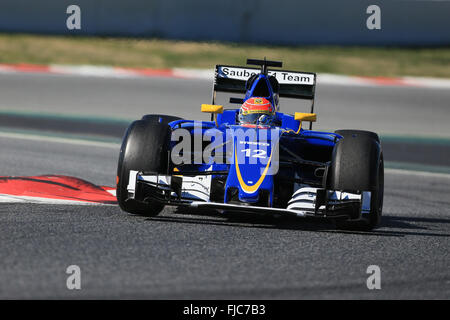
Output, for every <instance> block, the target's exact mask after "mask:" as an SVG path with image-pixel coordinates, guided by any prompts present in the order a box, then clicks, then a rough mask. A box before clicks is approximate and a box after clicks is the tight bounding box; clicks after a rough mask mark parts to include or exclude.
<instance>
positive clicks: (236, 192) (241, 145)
mask: <svg viewBox="0 0 450 320" xmlns="http://www.w3.org/2000/svg"><path fill="white" fill-rule="evenodd" d="M261 81H263V82H265V85H267V88H268V91H269V95H268V96H267V97H265V98H267V99H268V100H269V101H271V103H272V104H273V105H274V106H275V107H276V110H278V97H277V95H276V94H274V92H273V89H272V87H271V85H270V82H269V80H268V76H267V75H264V74H259V75H258V76H257V78H256V80H255V81H253V83H252V85H251V87H250V88H249V89H248V90H247V92H246V93H245V97H244V101H245V100H247V99H249V98H251V97H255V96H256V95H255V88H256V87H257V86H258V85H261V84H260V82H261ZM263 85H264V83H263ZM238 112H239V108H237V109H229V110H224V111H223V113H221V114H217V118H216V119H215V121H203V122H198V121H193V120H177V121H173V122H171V123H169V125H170V126H171V127H172V129H173V130H176V129H177V128H184V129H187V130H189V131H190V133H191V135H192V136H195V135H202V136H210V137H211V138H210V141H213V142H214V141H215V139H216V137H217V136H220V137H221V138H220V139H219V140H220V142H228V143H223V146H222V147H220V148H216V154H217V153H221V154H224V155H225V156H224V158H223V160H224V161H223V163H217V161H216V160H217V159H216V160H214V159H210V160H207V161H202V163H193V164H186V165H181V166H177V170H180V171H186V170H189V171H197V172H202V171H213V172H216V171H217V172H218V174H213V175H212V179H219V180H220V179H222V181H224V186H223V194H222V195H221V196H219V197H218V199H219V201H221V202H224V203H228V202H231V201H238V202H241V203H244V204H245V203H248V204H257V203H259V204H260V205H261V201H264V203H262V205H265V206H269V207H272V206H274V202H275V200H274V199H275V198H276V197H277V195H276V193H277V183H278V182H277V181H280V180H283V179H284V177H290V178H294V177H301V178H302V179H306V180H308V179H309V180H311V181H316V183H317V184H320V183H321V179H320V178H318V177H317V176H316V174H315V172H314V167H312V168H308V167H305V166H301V165H296V164H295V163H297V162H298V161H300V162H301V161H302V160H303V161H310V162H314V163H319V164H320V163H322V164H326V163H327V162H329V161H330V159H331V152H332V150H333V147H334V145H335V144H336V142H337V141H338V140H339V139H340V138H341V136H339V135H338V134H335V133H331V132H320V131H312V130H306V129H303V128H301V124H300V122H299V121H297V120H295V119H294V116H292V115H289V114H284V113H281V112H277V113H276V121H275V124H274V125H272V126H271V127H270V128H260V127H246V126H241V125H239V124H238V123H237V122H236V119H237V114H238ZM269 129H270V130H269ZM264 133H266V134H264ZM242 136H244V137H245V138H244V139H239V137H242ZM261 137H262V138H261ZM216 142H217V141H216ZM175 144H176V142H174V141H173V142H172V147H173V145H175ZM230 144H231V146H230ZM217 145H219V143H217ZM227 148H228V149H227ZM274 149H276V150H274ZM286 159H288V160H286ZM292 161H294V162H292ZM296 161H297V162H296ZM223 172H226V174H224V173H223ZM278 192H282V191H279V190H278ZM262 195H264V197H262ZM263 198H264V199H263ZM216 201H217V199H216Z"/></svg>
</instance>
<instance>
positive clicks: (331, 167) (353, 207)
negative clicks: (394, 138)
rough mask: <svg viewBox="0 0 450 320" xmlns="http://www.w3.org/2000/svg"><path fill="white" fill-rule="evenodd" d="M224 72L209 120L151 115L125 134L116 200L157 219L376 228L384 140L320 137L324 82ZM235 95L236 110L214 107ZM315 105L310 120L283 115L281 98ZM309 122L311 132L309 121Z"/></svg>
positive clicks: (274, 65)
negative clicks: (289, 218) (280, 220)
mask: <svg viewBox="0 0 450 320" xmlns="http://www.w3.org/2000/svg"><path fill="white" fill-rule="evenodd" d="M247 64H250V65H258V66H259V67H258V68H253V67H252V68H251V67H236V66H226V65H217V66H216V68H215V77H214V85H213V96H212V103H211V104H204V105H202V106H201V110H202V112H208V113H211V120H210V121H194V120H184V119H181V118H178V117H174V116H168V115H145V116H143V117H142V119H141V120H137V121H134V122H133V123H132V124H131V125H130V126H129V127H128V129H127V131H126V133H125V136H124V139H123V143H122V147H121V149H120V155H119V163H118V170H117V200H118V203H119V205H120V207H121V208H122V209H123V210H124V211H127V212H130V213H135V214H143V215H149V216H154V215H157V214H158V213H160V212H161V211H162V209H163V208H164V206H167V205H170V206H184V207H191V208H205V209H210V210H219V212H229V211H234V212H241V213H243V214H244V213H247V212H252V213H261V214H272V215H293V216H297V217H321V218H330V219H333V221H335V222H336V225H337V227H338V228H344V229H357V230H371V229H373V228H375V227H376V226H377V225H378V223H379V221H380V218H381V213H382V205H383V181H384V168H383V153H382V149H381V144H380V139H379V137H378V135H377V134H376V133H373V132H369V131H362V130H338V131H336V132H334V133H333V132H320V131H313V130H312V122H314V121H316V114H315V113H313V112H314V94H315V86H316V74H315V73H308V72H294V71H285V70H280V69H278V68H281V67H282V63H281V62H276V61H267V60H265V59H264V60H254V59H249V60H247ZM217 92H227V93H229V94H230V93H231V94H235V95H239V97H229V99H230V101H229V102H230V103H234V104H238V105H239V107H238V108H232V109H224V107H223V106H222V105H218V104H216V93H217ZM286 97H287V98H295V99H307V100H310V101H311V112H310V113H301V112H296V113H295V114H294V115H290V114H284V113H281V112H279V102H280V98H286ZM304 122H309V129H306V128H304V126H303V123H304Z"/></svg>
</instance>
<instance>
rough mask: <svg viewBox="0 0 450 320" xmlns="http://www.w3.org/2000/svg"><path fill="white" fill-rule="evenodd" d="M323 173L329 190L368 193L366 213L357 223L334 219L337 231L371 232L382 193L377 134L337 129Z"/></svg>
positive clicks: (379, 210) (382, 183) (378, 221)
mask: <svg viewBox="0 0 450 320" xmlns="http://www.w3.org/2000/svg"><path fill="white" fill-rule="evenodd" d="M336 133H338V134H340V135H341V136H342V137H343V139H341V140H339V141H338V142H337V143H336V145H335V147H334V149H333V153H332V159H331V164H330V168H329V169H328V173H327V185H328V186H327V187H328V189H330V190H339V191H346V192H361V191H370V192H371V209H370V213H369V214H368V215H366V216H365V217H361V218H360V219H359V220H345V221H343V220H336V226H337V227H338V228H339V229H350V230H372V229H373V228H375V227H376V226H378V224H379V223H380V220H381V215H382V209H383V193H384V162H383V152H382V149H381V145H380V140H379V138H378V135H377V134H376V133H374V132H369V131H360V130H339V131H336Z"/></svg>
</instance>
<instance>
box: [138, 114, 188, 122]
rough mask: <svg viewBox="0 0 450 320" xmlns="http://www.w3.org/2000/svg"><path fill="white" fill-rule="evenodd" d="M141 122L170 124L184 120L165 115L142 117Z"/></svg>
mask: <svg viewBox="0 0 450 320" xmlns="http://www.w3.org/2000/svg"><path fill="white" fill-rule="evenodd" d="M141 120H144V121H149V122H159V123H165V124H168V123H169V122H172V121H176V120H182V118H179V117H175V116H167V115H164V114H146V115H145V116H143V117H142V119H141Z"/></svg>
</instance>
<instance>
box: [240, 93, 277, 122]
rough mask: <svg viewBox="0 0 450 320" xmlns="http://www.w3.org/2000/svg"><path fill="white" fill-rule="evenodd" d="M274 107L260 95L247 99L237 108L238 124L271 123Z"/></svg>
mask: <svg viewBox="0 0 450 320" xmlns="http://www.w3.org/2000/svg"><path fill="white" fill-rule="evenodd" d="M275 117H276V115H275V109H274V107H273V106H272V104H271V103H270V101H269V100H267V99H266V98H262V97H252V98H249V99H247V100H246V101H245V102H244V104H243V105H242V106H241V108H240V109H239V116H238V120H239V123H240V124H251V125H271V124H272V123H273V122H274V120H275Z"/></svg>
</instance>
